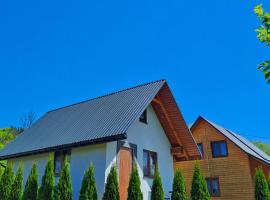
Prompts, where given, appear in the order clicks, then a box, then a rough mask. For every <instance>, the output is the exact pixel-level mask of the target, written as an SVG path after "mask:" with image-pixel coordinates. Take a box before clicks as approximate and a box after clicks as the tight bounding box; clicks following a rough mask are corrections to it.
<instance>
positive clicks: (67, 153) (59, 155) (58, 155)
mask: <svg viewBox="0 0 270 200" xmlns="http://www.w3.org/2000/svg"><path fill="white" fill-rule="evenodd" d="M70 157H71V150H64V151H56V152H55V153H54V175H55V176H59V175H60V171H61V168H62V166H63V165H64V162H65V158H67V161H68V162H70Z"/></svg>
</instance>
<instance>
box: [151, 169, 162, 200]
mask: <svg viewBox="0 0 270 200" xmlns="http://www.w3.org/2000/svg"><path fill="white" fill-rule="evenodd" d="M151 200H164V191H163V187H162V181H161V177H160V175H159V171H158V166H157V165H156V167H155V174H154V180H153V185H152V192H151Z"/></svg>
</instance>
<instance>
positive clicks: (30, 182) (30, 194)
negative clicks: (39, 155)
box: [22, 163, 38, 200]
mask: <svg viewBox="0 0 270 200" xmlns="http://www.w3.org/2000/svg"><path fill="white" fill-rule="evenodd" d="M22 199H23V200H37V199H38V171H37V164H36V163H34V164H33V165H32V169H31V171H30V174H29V176H28V178H27V181H26V185H25V188H24V191H23V198H22Z"/></svg>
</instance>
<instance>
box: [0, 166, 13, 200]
mask: <svg viewBox="0 0 270 200" xmlns="http://www.w3.org/2000/svg"><path fill="white" fill-rule="evenodd" d="M13 179H14V174H13V165H12V163H10V162H9V163H8V164H7V167H6V168H5V170H4V172H3V174H2V177H1V180H0V199H1V200H8V198H9V196H10V192H11V187H12V184H13Z"/></svg>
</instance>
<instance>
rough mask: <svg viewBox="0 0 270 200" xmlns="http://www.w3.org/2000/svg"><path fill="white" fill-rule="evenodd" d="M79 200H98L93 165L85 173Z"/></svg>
mask: <svg viewBox="0 0 270 200" xmlns="http://www.w3.org/2000/svg"><path fill="white" fill-rule="evenodd" d="M79 200H97V188H96V180H95V176H94V166H93V164H92V163H91V164H90V166H89V168H88V170H87V171H86V172H85V173H84V177H83V181H82V187H81V190H80V196H79Z"/></svg>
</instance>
